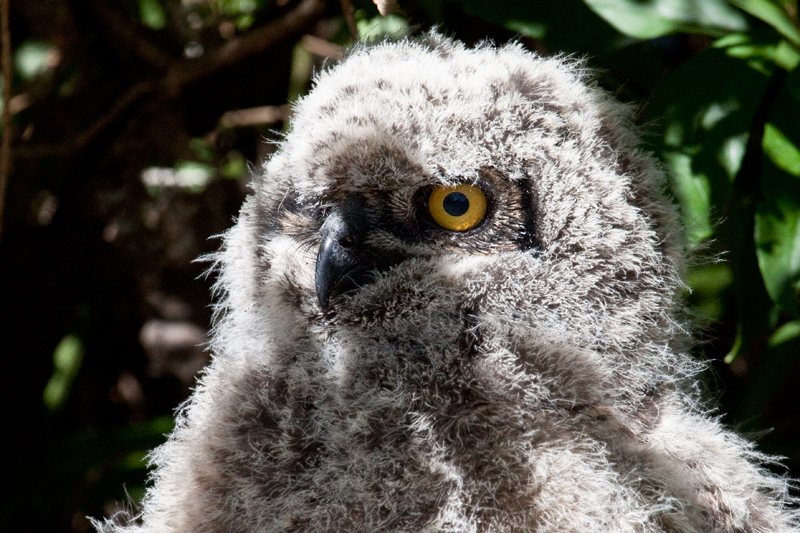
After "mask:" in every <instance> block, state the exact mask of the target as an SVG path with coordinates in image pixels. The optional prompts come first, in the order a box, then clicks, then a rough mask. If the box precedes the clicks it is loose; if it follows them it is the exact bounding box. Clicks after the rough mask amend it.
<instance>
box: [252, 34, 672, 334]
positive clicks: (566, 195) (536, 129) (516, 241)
mask: <svg viewBox="0 0 800 533" xmlns="http://www.w3.org/2000/svg"><path fill="white" fill-rule="evenodd" d="M437 39H438V40H437ZM382 65H387V67H385V68H383V67H382ZM389 65H390V66H389ZM629 121H630V117H629V112H628V109H627V108H625V107H624V106H622V105H621V104H618V103H616V102H614V101H613V100H611V99H610V98H609V97H607V96H606V95H605V94H604V93H603V92H602V91H599V90H597V89H594V88H592V87H587V86H586V84H585V80H583V79H582V78H581V75H580V65H578V64H575V63H569V62H565V61H563V60H559V59H542V58H537V57H533V56H532V55H531V54H530V53H528V52H525V51H524V50H522V49H521V48H520V47H519V46H515V45H509V46H507V47H505V48H500V49H497V48H492V47H485V48H478V49H473V50H468V49H465V48H463V47H461V45H459V44H457V43H451V42H446V41H444V40H441V38H440V37H438V36H436V35H432V36H430V37H429V39H428V41H423V42H416V43H404V44H400V45H391V46H388V45H387V46H380V45H379V46H376V47H371V48H366V49H364V50H360V51H356V52H355V53H354V54H353V55H352V56H351V57H350V58H348V59H347V60H346V61H345V62H344V64H342V65H339V66H337V67H336V68H334V69H332V70H330V71H327V72H325V73H323V74H322V75H321V76H320V77H319V79H318V80H317V85H316V87H315V89H314V90H313V91H312V93H311V94H310V95H309V96H308V97H307V98H305V99H304V100H303V101H302V102H300V104H299V106H298V108H297V111H296V115H295V118H294V122H293V130H292V132H291V133H290V134H289V135H288V136H287V138H286V140H285V141H284V143H283V144H282V147H281V149H280V150H279V152H278V153H277V154H276V155H275V156H274V157H273V159H272V160H271V161H270V163H269V164H268V166H267V168H266V178H265V179H264V180H263V181H261V182H259V183H258V185H257V188H256V194H255V200H254V202H255V204H254V205H255V209H254V210H253V216H254V222H255V224H257V225H258V229H257V233H258V237H259V239H260V241H259V249H260V250H261V252H262V253H261V255H260V256H259V261H260V263H259V264H258V265H257V266H256V268H257V270H258V272H259V273H260V274H259V279H260V280H261V285H259V289H258V290H259V291H262V293H263V297H262V298H261V301H264V302H269V304H268V305H271V306H272V309H273V311H272V312H271V313H272V314H273V315H274V314H276V313H275V310H276V309H277V310H278V311H277V315H278V316H281V317H285V316H287V315H293V316H295V317H296V319H297V323H298V324H302V326H298V327H302V328H306V329H308V325H309V324H312V325H314V324H316V325H321V324H322V325H324V327H323V326H320V327H321V328H322V329H323V330H324V331H326V332H330V327H331V325H332V324H334V325H335V324H350V325H353V324H357V325H359V327H361V328H362V330H363V331H362V333H364V334H365V335H372V336H375V335H378V336H379V335H382V334H384V333H385V329H386V328H388V329H389V330H391V329H392V328H414V327H426V320H430V317H431V316H432V315H435V314H439V315H445V316H449V317H458V316H459V315H460V314H463V309H465V308H470V309H473V310H477V311H475V312H478V313H479V314H481V315H482V316H492V317H494V318H495V319H496V322H502V323H504V324H507V325H508V326H507V328H510V329H520V328H521V329H526V330H528V334H529V333H530V330H531V328H533V330H535V331H540V330H542V331H544V330H547V331H549V334H551V335H556V336H559V337H560V338H563V339H567V338H569V339H572V340H573V341H574V342H577V343H578V344H580V345H581V346H584V347H590V348H592V349H597V348H598V347H605V348H609V347H613V348H614V349H620V346H622V345H625V344H626V343H627V344H630V345H632V344H635V343H637V342H639V341H638V340H637V338H638V339H641V338H642V337H643V336H646V337H647V338H648V339H652V338H655V337H658V338H659V339H660V342H668V341H669V339H670V338H672V337H674V332H675V328H673V327H671V326H669V324H670V320H671V317H670V315H671V313H672V309H673V307H674V305H675V304H674V301H673V297H674V293H675V290H676V288H677V287H678V283H679V282H678V271H679V270H680V259H679V258H680V256H681V255H682V252H683V250H682V249H681V246H680V243H679V242H678V239H677V237H676V234H677V231H675V230H676V225H675V215H674V212H673V210H672V207H671V206H670V205H669V204H668V203H667V202H666V201H664V199H663V197H662V192H661V188H662V186H663V184H662V183H661V181H660V180H661V179H662V174H661V172H660V171H659V170H658V169H657V168H656V167H655V166H654V164H653V162H652V159H651V158H650V157H649V156H647V155H644V154H642V153H641V152H640V151H639V150H638V148H637V147H636V145H637V142H638V141H637V139H636V138H635V136H634V135H633V134H632V133H630V123H629ZM276 264H280V265H279V266H278V267H277V268H276ZM426 317H427V318H426ZM409 321H411V322H409ZM312 329H313V328H312ZM378 332H384V333H378ZM554 332H555V333H554ZM605 348H604V349H605ZM609 349H610V348H609Z"/></svg>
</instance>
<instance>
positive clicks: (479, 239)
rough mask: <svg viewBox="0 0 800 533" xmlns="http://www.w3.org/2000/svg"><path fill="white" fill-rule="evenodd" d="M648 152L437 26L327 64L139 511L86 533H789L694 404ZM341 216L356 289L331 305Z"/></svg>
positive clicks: (538, 68)
mask: <svg viewBox="0 0 800 533" xmlns="http://www.w3.org/2000/svg"><path fill="white" fill-rule="evenodd" d="M638 145H639V143H638V140H637V135H636V132H635V131H634V129H633V126H632V124H631V115H630V111H629V109H628V108H627V107H625V106H623V105H621V104H619V103H617V102H616V101H614V100H613V99H612V98H611V97H610V96H609V95H607V94H606V93H604V92H603V91H602V90H600V89H598V88H597V87H595V86H594V85H593V84H592V83H591V80H589V79H588V78H587V75H586V72H585V71H584V69H583V66H582V65H581V63H580V62H576V61H573V60H569V59H564V58H542V57H538V56H536V55H534V54H531V53H530V52H527V51H525V50H524V49H523V48H522V47H521V46H520V45H518V44H510V45H507V46H503V47H495V46H492V45H488V44H487V45H482V46H478V47H477V48H474V49H469V48H466V47H464V46H463V45H462V44H460V43H458V42H455V41H452V40H450V39H447V38H445V37H442V36H441V35H438V34H436V33H432V34H429V35H428V36H426V37H424V38H422V39H419V40H411V41H403V42H398V43H384V44H378V45H374V46H370V47H362V48H358V49H357V50H355V51H354V52H353V53H352V54H350V56H349V57H348V58H347V59H346V60H345V61H343V62H342V63H341V64H340V65H337V66H334V67H333V68H330V69H328V70H326V71H324V72H322V73H321V74H320V75H319V77H318V79H317V80H316V86H315V88H314V90H313V91H312V92H311V94H310V95H309V96H307V97H306V98H304V99H303V100H302V101H301V102H300V103H299V104H298V106H297V108H296V113H295V118H294V121H293V129H292V131H291V133H289V134H288V135H287V137H286V139H285V140H284V141H283V142H282V143H281V146H280V148H279V150H278V152H277V153H276V154H275V156H274V157H273V158H272V159H271V160H270V161H269V162H268V163H267V164H266V166H265V168H264V172H263V175H261V176H260V177H258V178H257V179H256V180H255V183H254V191H253V194H252V195H251V197H250V198H249V199H248V200H247V202H246V203H245V205H244V207H243V208H242V211H241V215H240V216H239V220H238V223H237V224H236V226H235V227H234V228H233V229H232V230H231V231H230V232H229V233H228V234H227V236H226V238H225V245H224V248H223V250H222V251H221V252H220V254H219V255H218V257H217V269H218V272H219V282H218V289H219V295H218V298H219V302H220V303H219V313H218V319H217V322H216V326H215V328H214V331H213V343H212V349H213V355H214V358H213V362H212V363H211V364H210V366H209V367H208V368H207V369H206V370H205V372H204V374H203V376H202V378H201V379H200V383H199V385H198V387H197V390H196V392H195V393H194V395H193V396H192V398H191V399H190V400H189V402H188V403H187V404H186V405H185V406H184V407H183V408H182V409H181V410H180V413H179V415H178V420H177V427H176V429H175V431H174V432H173V434H172V436H171V437H170V439H169V442H167V443H166V444H165V445H163V446H162V447H160V448H158V449H157V450H156V451H155V452H154V453H153V455H152V462H153V464H154V465H155V469H154V471H153V474H152V486H151V487H150V489H149V490H148V492H147V496H146V498H145V500H144V503H143V507H142V512H141V516H139V517H137V518H130V517H123V516H118V517H116V518H114V519H111V520H110V521H107V522H106V523H104V524H97V525H98V528H99V529H100V531H105V532H115V531H141V532H195V533H199V532H250V531H253V532H255V531H258V532H289V531H294V532H300V531H303V532H323V531H325V532H330V531H347V532H378V531H393V532H394V531H397V532H399V531H404V532H506V531H508V532H510V531H515V532H519V531H531V532H587V531H604V532H605V531H612V532H628V531H630V532H667V531H669V532H715V531H718V532H723V531H724V532H767V531H770V532H773V531H800V527H798V519H797V515H796V513H795V511H793V510H792V505H791V504H792V502H791V501H790V499H789V497H788V496H787V490H786V485H787V481H786V480H785V479H782V478H779V477H776V476H774V475H772V474H770V473H768V472H767V471H766V470H765V469H764V468H763V466H762V464H763V463H764V462H765V461H767V460H768V458H765V457H764V456H762V455H760V454H759V453H758V452H756V451H755V450H754V449H753V446H752V445H751V444H750V443H749V442H747V441H745V440H743V439H742V438H740V437H738V436H736V435H735V434H734V433H732V432H730V431H728V430H726V429H724V428H723V427H722V426H721V425H720V423H719V422H718V421H717V420H716V419H714V418H713V417H711V416H709V414H708V413H707V412H705V411H704V409H703V408H702V405H701V404H700V403H699V401H698V395H697V393H696V386H695V383H696V375H697V373H698V372H699V371H700V370H702V367H701V365H699V364H698V363H697V362H695V361H694V360H693V359H691V358H690V357H689V356H687V355H686V350H687V346H688V345H689V342H690V339H689V338H688V336H687V334H686V331H685V327H684V326H685V325H684V321H683V319H682V318H681V305H682V304H681V302H680V300H679V296H678V292H679V289H680V286H681V275H682V269H683V265H684V256H685V249H684V246H683V244H682V241H681V238H680V235H681V228H680V227H679V224H678V220H677V217H676V213H675V209H674V207H673V206H672V205H671V204H670V203H669V202H668V201H667V200H666V199H665V197H664V195H663V192H662V191H663V188H664V186H665V177H664V173H663V172H662V170H661V168H660V167H659V166H658V164H657V163H656V162H655V160H654V159H653V157H652V156H651V155H649V154H647V153H644V152H643V151H642V150H641V149H640V148H639V147H638ZM455 183H467V184H473V185H476V186H478V187H479V188H480V189H481V190H483V191H485V192H486V194H487V197H488V198H489V209H488V212H487V214H486V218H485V219H484V220H483V222H482V223H480V224H479V225H478V226H477V227H476V228H474V229H472V230H469V231H466V232H459V231H447V230H444V229H442V228H440V227H437V226H436V224H435V223H431V221H430V220H429V219H428V218H427V217H426V203H425V202H426V192H425V191H428V190H430V189H431V188H435V187H437V186H440V185H447V184H455ZM332 217H339V218H338V219H337V220H344V221H345V222H344V223H343V224H345V225H347V224H351V225H354V226H353V227H356V226H357V230H353V231H354V232H355V233H354V234H357V235H356V236H357V239H355V240H354V241H353V242H352V243H351V242H350V241H348V243H347V244H342V246H351V245H352V249H351V248H348V250H347V251H346V252H347V253H348V254H350V253H351V252H352V254H354V255H348V256H347V257H348V258H350V259H352V258H353V257H354V258H355V259H354V261H355V263H354V265H355V266H354V265H350V264H349V263H348V265H350V266H348V267H347V268H349V269H350V270H348V272H349V271H353V272H357V273H358V276H355V274H354V277H355V280H354V281H353V282H352V283H350V284H349V285H348V284H347V282H342V283H341V284H340V285H335V286H334V288H333V290H332V291H331V294H330V300H329V302H328V301H327V300H325V299H324V298H322V297H321V296H320V295H319V294H318V293H319V290H318V289H319V286H318V279H319V276H320V274H319V268H318V267H316V266H315V265H316V263H317V254H318V249H319V248H320V244H321V242H322V241H323V238H324V235H328V233H326V231H328V232H329V227H330V226H331V224H332V223H330V222H329V223H328V224H327V225H326V221H329V220H333V218H332ZM353 221H355V222H353ZM348 227H350V226H348ZM326 228H328V229H326ZM341 242H343V243H344V241H341ZM353 250H355V251H353ZM343 253H344V252H343ZM350 259H348V261H349V260H350ZM362 267H363V268H362ZM315 268H316V272H315ZM359 269H360V270H359ZM315 276H316V279H317V285H315ZM337 287H338V289H337ZM320 302H322V304H323V305H321V303H320Z"/></svg>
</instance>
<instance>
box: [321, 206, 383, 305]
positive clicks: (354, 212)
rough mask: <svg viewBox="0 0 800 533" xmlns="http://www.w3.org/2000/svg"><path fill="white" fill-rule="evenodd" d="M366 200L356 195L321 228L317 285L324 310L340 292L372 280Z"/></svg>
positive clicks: (335, 211)
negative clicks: (366, 241) (365, 244)
mask: <svg viewBox="0 0 800 533" xmlns="http://www.w3.org/2000/svg"><path fill="white" fill-rule="evenodd" d="M365 208H366V200H365V199H364V197H363V196H361V195H353V196H351V197H350V198H348V199H347V200H346V201H345V202H344V204H343V205H342V206H340V207H339V208H338V209H335V210H334V211H333V212H332V213H331V214H330V215H328V218H327V219H326V220H325V223H324V224H323V225H322V227H321V228H320V234H321V236H322V243H321V244H320V246H319V252H318V253H317V265H316V269H315V272H314V285H315V289H316V292H317V300H318V301H319V306H320V307H321V308H322V310H323V311H326V310H327V309H328V304H329V302H330V299H331V298H332V297H333V296H336V295H337V294H341V293H343V292H346V291H348V290H352V289H355V288H358V287H359V286H361V285H362V284H363V283H365V282H366V281H368V279H366V278H368V277H370V276H368V274H369V270H370V269H369V266H370V265H369V264H365V263H369V261H365V260H364V252H363V249H362V247H361V243H362V242H363V240H364V235H365V233H366V229H367V226H368V221H367V216H366V212H365V211H366V210H365Z"/></svg>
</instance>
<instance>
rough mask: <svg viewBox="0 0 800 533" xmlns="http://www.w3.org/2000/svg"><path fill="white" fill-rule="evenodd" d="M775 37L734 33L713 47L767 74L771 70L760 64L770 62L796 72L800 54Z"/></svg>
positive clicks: (788, 44)
mask: <svg viewBox="0 0 800 533" xmlns="http://www.w3.org/2000/svg"><path fill="white" fill-rule="evenodd" d="M775 37H776V36H775V35H774V34H766V35H765V34H763V32H761V33H757V32H750V33H732V34H729V35H726V36H725V37H722V38H720V39H718V40H717V41H715V42H714V45H713V46H714V48H721V49H724V50H725V52H726V53H727V54H728V55H729V56H731V57H735V58H739V59H745V60H749V61H750V62H751V64H752V66H753V67H754V68H757V69H760V70H763V71H765V72H768V71H769V70H770V69H769V68H768V66H767V65H759V64H758V63H759V62H763V61H768V62H770V63H774V64H776V65H778V66H779V67H781V68H782V69H784V70H787V71H792V70H794V69H795V67H797V65H798V64H800V52H798V50H797V48H796V47H795V46H794V45H792V44H791V43H789V42H788V41H786V40H784V39H778V40H776V39H775Z"/></svg>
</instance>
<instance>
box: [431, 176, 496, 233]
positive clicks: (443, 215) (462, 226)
mask: <svg viewBox="0 0 800 533" xmlns="http://www.w3.org/2000/svg"><path fill="white" fill-rule="evenodd" d="M428 211H430V213H431V216H432V217H433V220H434V221H435V222H436V223H437V224H439V225H440V226H441V227H443V228H444V229H449V230H451V231H467V230H470V229H472V228H474V227H475V226H477V225H478V224H479V223H480V222H481V220H483V217H484V216H486V195H485V194H483V191H482V190H480V188H478V187H475V186H474V185H467V184H466V183H462V184H460V185H456V186H454V187H441V186H440V187H436V188H435V189H433V191H432V192H431V195H430V197H428Z"/></svg>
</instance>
